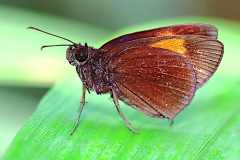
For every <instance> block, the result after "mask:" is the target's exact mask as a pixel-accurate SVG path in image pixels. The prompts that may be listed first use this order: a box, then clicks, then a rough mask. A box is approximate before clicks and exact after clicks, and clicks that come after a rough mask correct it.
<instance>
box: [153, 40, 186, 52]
mask: <svg viewBox="0 0 240 160" xmlns="http://www.w3.org/2000/svg"><path fill="white" fill-rule="evenodd" d="M150 46H151V47H154V48H163V49H168V50H170V51H173V52H176V53H179V54H185V53H186V52H187V48H186V47H185V40H184V39H179V38H172V39H165V40H160V41H157V42H154V43H152V44H150Z"/></svg>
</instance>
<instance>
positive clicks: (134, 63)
mask: <svg viewBox="0 0 240 160" xmlns="http://www.w3.org/2000/svg"><path fill="white" fill-rule="evenodd" d="M29 28H30V29H34V30H37V31H40V32H44V33H46V34H49V35H52V36H55V37H58V38H61V39H64V40H66V41H68V42H70V43H71V44H63V45H45V46H42V49H43V48H46V47H53V46H68V48H67V51H66V57H67V60H68V62H69V63H70V64H71V65H73V66H75V68H76V71H77V73H78V75H79V77H80V79H81V81H82V84H83V87H82V96H81V103H80V112H79V114H78V117H77V120H76V122H75V124H74V127H73V130H72V131H71V135H72V134H73V133H74V132H75V130H76V129H77V128H78V126H79V122H80V116H81V113H82V111H83V107H84V105H85V94H86V91H88V92H89V93H90V92H91V91H95V92H96V93H97V94H105V93H110V95H111V97H112V99H113V102H114V104H115V107H116V109H117V112H118V113H119V115H120V117H121V118H122V119H123V121H124V122H125V124H126V126H127V127H128V128H129V129H130V130H131V131H134V132H136V129H135V128H134V127H133V126H132V124H131V123H130V122H129V121H128V119H127V118H126V116H125V115H124V113H123V112H122V111H121V108H120V105H119V100H121V101H123V102H125V103H127V104H128V105H129V106H131V107H133V108H135V109H137V110H139V111H141V112H143V113H145V114H146V115H148V116H152V117H158V118H167V119H170V120H173V119H174V118H175V117H176V116H177V114H178V113H179V112H180V111H182V110H183V109H184V108H185V107H186V106H187V105H188V104H189V103H190V102H191V100H192V98H193V96H194V94H195V92H196V91H197V90H198V89H199V88H200V87H201V86H202V85H204V84H205V83H206V82H207V81H208V79H209V78H210V77H211V76H212V75H213V74H214V72H215V71H216V70H217V68H218V66H219V64H220V62H221V60H222V57H223V52H224V45H223V43H221V42H220V41H219V40H217V39H218V31H217V28H216V27H214V26H212V25H208V24H182V25H172V26H167V27H161V28H155V29H150V30H145V31H140V32H135V33H130V34H126V35H123V36H120V37H117V38H115V39H113V40H111V41H109V42H107V43H105V44H104V45H103V46H101V47H100V48H98V49H96V48H93V47H89V46H88V45H87V44H86V43H85V45H82V44H81V43H75V42H73V41H71V40H69V39H67V38H64V37H61V36H58V35H55V34H52V33H49V32H46V31H43V30H41V29H38V28H35V27H29Z"/></svg>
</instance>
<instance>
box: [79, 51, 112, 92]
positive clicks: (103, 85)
mask: <svg viewBox="0 0 240 160" xmlns="http://www.w3.org/2000/svg"><path fill="white" fill-rule="evenodd" d="M88 52H89V55H90V56H89V59H88V61H87V63H85V64H84V65H77V66H76V69H77V72H78V74H79V77H80V79H81V80H82V82H83V84H84V85H85V86H86V88H87V89H88V90H92V91H95V92H96V93H97V94H102V93H106V92H109V91H110V87H111V80H110V78H109V74H108V72H107V70H106V69H105V65H104V63H103V57H102V53H99V51H97V50H96V49H89V50H88Z"/></svg>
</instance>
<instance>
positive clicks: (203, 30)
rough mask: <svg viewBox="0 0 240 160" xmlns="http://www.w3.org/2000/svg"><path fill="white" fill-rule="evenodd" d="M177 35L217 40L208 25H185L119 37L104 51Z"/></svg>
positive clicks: (105, 47)
mask: <svg viewBox="0 0 240 160" xmlns="http://www.w3.org/2000/svg"><path fill="white" fill-rule="evenodd" d="M175 35H202V36H207V37H212V38H215V39H216V38H217V36H218V32H217V29H216V28H215V27H214V26H212V25H208V24H183V25H172V26H168V27H161V28H155V29H151V30H146V31H141V32H135V33H130V34H126V35H123V36H120V37H117V38H115V39H113V40H111V41H109V42H107V43H106V44H104V45H103V46H102V48H103V49H111V48H112V47H113V46H115V45H118V44H119V43H124V42H129V41H134V40H137V39H142V38H149V37H165V36H175Z"/></svg>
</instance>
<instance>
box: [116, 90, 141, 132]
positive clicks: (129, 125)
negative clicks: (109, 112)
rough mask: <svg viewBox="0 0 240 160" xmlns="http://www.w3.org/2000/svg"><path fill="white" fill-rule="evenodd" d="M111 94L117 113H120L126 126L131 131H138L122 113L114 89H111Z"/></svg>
mask: <svg viewBox="0 0 240 160" xmlns="http://www.w3.org/2000/svg"><path fill="white" fill-rule="evenodd" d="M112 96H113V102H114V104H115V107H116V109H117V112H118V114H119V115H120V117H121V118H122V119H123V121H124V123H125V125H126V126H127V128H128V129H129V130H130V131H132V132H133V133H138V130H137V129H135V128H134V127H133V126H132V124H131V123H130V122H129V121H128V119H127V118H126V117H125V115H124V114H123V112H122V111H121V110H120V105H119V102H118V97H117V94H116V92H115V91H114V90H112Z"/></svg>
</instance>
